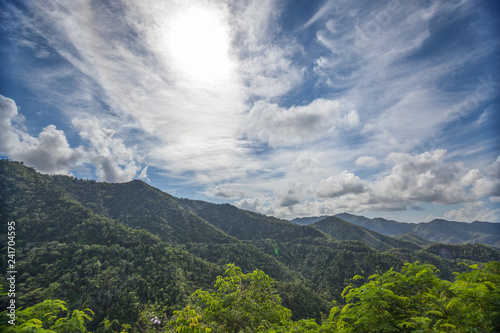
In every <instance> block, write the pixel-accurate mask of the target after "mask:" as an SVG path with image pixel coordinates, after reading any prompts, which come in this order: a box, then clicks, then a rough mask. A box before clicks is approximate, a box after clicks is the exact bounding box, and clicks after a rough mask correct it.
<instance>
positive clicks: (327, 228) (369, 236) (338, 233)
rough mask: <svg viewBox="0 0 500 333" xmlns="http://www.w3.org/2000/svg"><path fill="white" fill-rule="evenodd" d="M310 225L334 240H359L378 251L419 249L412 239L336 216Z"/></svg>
mask: <svg viewBox="0 0 500 333" xmlns="http://www.w3.org/2000/svg"><path fill="white" fill-rule="evenodd" d="M311 226H312V227H314V228H316V229H318V230H321V231H323V232H324V233H326V234H328V235H330V236H332V237H333V238H334V239H336V240H339V241H342V240H351V241H352V240H357V241H361V242H363V243H365V244H366V245H368V246H370V247H372V248H374V249H377V250H379V251H387V250H390V249H393V248H406V249H411V250H419V249H420V248H421V247H420V246H419V245H417V244H415V243H414V242H412V241H405V240H399V239H395V238H392V237H389V236H385V235H382V234H380V233H378V232H375V231H372V230H368V229H365V228H363V227H360V226H357V225H355V224H353V223H349V222H347V221H345V220H342V219H340V218H338V217H336V216H330V217H327V218H324V219H321V220H320V221H318V222H315V223H313V224H311Z"/></svg>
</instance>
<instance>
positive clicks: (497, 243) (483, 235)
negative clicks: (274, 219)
mask: <svg viewBox="0 0 500 333" xmlns="http://www.w3.org/2000/svg"><path fill="white" fill-rule="evenodd" d="M334 216H335V217H338V218H341V219H343V220H345V221H348V222H350V223H353V224H355V225H358V226H361V227H363V228H366V229H368V230H372V231H375V232H378V233H381V234H384V235H387V236H400V235H404V234H408V233H411V234H414V235H416V236H419V237H421V238H423V239H425V240H427V241H430V242H438V243H446V244H467V243H481V244H485V245H490V246H494V247H497V248H500V223H497V222H483V221H474V222H470V223H468V222H457V221H448V220H444V219H434V220H432V221H429V222H421V223H409V222H398V221H394V220H387V219H384V218H380V217H378V218H373V219H371V218H367V217H364V216H360V215H353V214H349V213H341V214H336V215H334ZM325 218H327V217H310V218H307V217H306V218H299V219H293V220H291V221H290V222H292V223H298V224H299V223H300V224H303V223H308V222H310V221H314V222H312V223H308V224H307V225H309V224H314V223H315V222H316V223H317V221H321V220H323V219H325ZM315 220H316V221H315ZM304 221H305V222H304Z"/></svg>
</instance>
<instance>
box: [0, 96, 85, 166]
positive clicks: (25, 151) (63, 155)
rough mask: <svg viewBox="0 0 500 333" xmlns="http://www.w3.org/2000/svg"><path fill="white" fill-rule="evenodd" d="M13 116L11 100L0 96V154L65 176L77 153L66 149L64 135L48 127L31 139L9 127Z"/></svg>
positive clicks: (14, 110) (16, 112)
mask: <svg viewBox="0 0 500 333" xmlns="http://www.w3.org/2000/svg"><path fill="white" fill-rule="evenodd" d="M17 114H18V109H17V105H16V103H15V102H14V100H12V99H10V98H7V97H4V96H2V95H0V117H1V118H0V132H1V134H0V151H1V152H2V153H4V154H5V155H7V156H9V157H11V158H12V159H15V160H19V161H23V162H25V163H26V164H27V165H29V166H33V167H35V168H36V169H37V170H39V171H40V172H43V173H50V174H69V172H70V171H69V170H70V169H71V168H73V167H74V166H75V164H77V160H78V159H79V158H80V157H81V154H80V152H78V151H75V150H73V149H71V148H70V147H69V144H68V142H67V140H66V136H65V135H64V132H63V131H60V130H58V129H56V127H55V126H54V125H49V126H47V127H45V128H44V129H43V130H42V132H41V133H40V134H39V136H38V138H35V137H32V136H31V135H29V134H27V133H25V132H23V131H21V130H19V129H17V128H16V127H15V126H14V125H13V124H12V119H14V118H15V117H16V116H17Z"/></svg>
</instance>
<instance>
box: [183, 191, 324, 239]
mask: <svg viewBox="0 0 500 333" xmlns="http://www.w3.org/2000/svg"><path fill="white" fill-rule="evenodd" d="M178 201H179V203H180V205H181V206H182V207H183V208H184V209H187V210H189V211H191V212H193V213H194V214H196V215H198V216H200V217H202V218H203V219H205V220H206V221H208V222H209V223H211V224H212V225H214V226H216V227H217V228H219V229H221V230H223V231H224V232H225V233H227V234H228V235H231V236H234V237H236V238H238V239H240V240H255V239H261V238H269V237H273V238H276V239H279V240H280V241H290V240H294V239H299V238H304V237H311V238H316V237H319V238H324V237H325V235H323V234H322V233H321V232H319V231H318V230H317V229H315V228H311V227H308V226H298V225H296V224H293V223H290V222H289V221H285V220H280V219H277V218H275V217H269V216H265V215H261V214H257V213H253V212H249V211H245V210H241V209H239V208H236V207H235V206H232V205H229V204H212V203H209V202H204V201H197V200H188V199H178Z"/></svg>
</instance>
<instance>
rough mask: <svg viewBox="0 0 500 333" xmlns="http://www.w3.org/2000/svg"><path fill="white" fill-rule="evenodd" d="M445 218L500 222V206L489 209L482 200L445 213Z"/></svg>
mask: <svg viewBox="0 0 500 333" xmlns="http://www.w3.org/2000/svg"><path fill="white" fill-rule="evenodd" d="M444 218H445V219H447V220H451V221H459V222H473V221H490V222H500V208H497V209H488V208H487V207H484V204H483V203H482V202H477V203H475V204H466V205H465V206H464V207H462V208H459V209H455V210H451V211H449V212H447V213H445V214H444Z"/></svg>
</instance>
